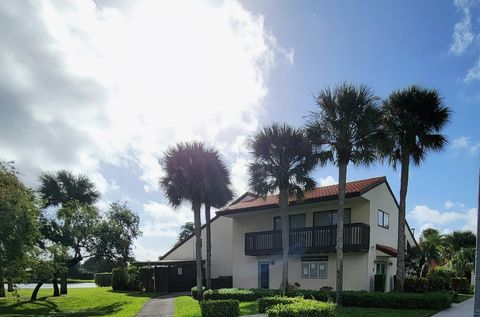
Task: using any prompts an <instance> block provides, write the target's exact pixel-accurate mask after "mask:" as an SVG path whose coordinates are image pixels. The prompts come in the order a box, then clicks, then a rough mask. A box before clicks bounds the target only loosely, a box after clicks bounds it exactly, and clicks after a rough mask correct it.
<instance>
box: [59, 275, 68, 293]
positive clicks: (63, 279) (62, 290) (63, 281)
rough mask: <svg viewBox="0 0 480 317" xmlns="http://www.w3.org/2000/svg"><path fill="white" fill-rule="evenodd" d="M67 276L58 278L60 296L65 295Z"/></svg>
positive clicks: (66, 291)
mask: <svg viewBox="0 0 480 317" xmlns="http://www.w3.org/2000/svg"><path fill="white" fill-rule="evenodd" d="M67 293H68V289H67V274H66V273H63V274H62V276H61V277H60V294H67Z"/></svg>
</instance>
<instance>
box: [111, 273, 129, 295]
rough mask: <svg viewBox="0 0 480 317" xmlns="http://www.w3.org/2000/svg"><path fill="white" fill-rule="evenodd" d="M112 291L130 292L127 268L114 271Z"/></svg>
mask: <svg viewBox="0 0 480 317" xmlns="http://www.w3.org/2000/svg"><path fill="white" fill-rule="evenodd" d="M112 289H113V290H114V291H126V290H128V272H127V270H126V269H125V268H114V269H112Z"/></svg>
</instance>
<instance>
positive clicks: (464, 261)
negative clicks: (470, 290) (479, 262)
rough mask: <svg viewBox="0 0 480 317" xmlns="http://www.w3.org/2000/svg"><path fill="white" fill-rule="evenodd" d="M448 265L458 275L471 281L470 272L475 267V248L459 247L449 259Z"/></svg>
mask: <svg viewBox="0 0 480 317" xmlns="http://www.w3.org/2000/svg"><path fill="white" fill-rule="evenodd" d="M450 267H451V268H452V270H453V271H454V272H455V274H457V276H460V277H466V278H467V279H468V280H469V281H470V282H471V272H472V271H473V270H474V269H475V248H461V249H460V250H459V251H458V252H456V253H455V254H454V255H453V257H452V260H451V261H450Z"/></svg>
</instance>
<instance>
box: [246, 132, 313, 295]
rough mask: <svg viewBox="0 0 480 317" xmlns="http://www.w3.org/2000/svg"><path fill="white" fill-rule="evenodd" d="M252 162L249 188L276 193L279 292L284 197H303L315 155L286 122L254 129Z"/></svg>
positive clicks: (285, 244) (285, 241)
mask: <svg viewBox="0 0 480 317" xmlns="http://www.w3.org/2000/svg"><path fill="white" fill-rule="evenodd" d="M249 147H250V151H251V153H252V155H253V162H252V163H251V164H250V165H249V174H250V177H249V185H250V188H251V189H252V190H253V191H254V192H255V193H257V194H259V195H261V196H266V195H267V194H268V193H271V194H273V193H277V192H278V193H279V206H280V215H281V219H282V250H283V266H282V285H281V289H282V293H283V294H285V292H286V291H287V287H288V253H289V223H288V214H287V212H288V197H289V196H290V195H293V196H295V197H296V198H297V199H301V198H303V191H304V190H307V189H311V188H313V187H314V186H315V181H314V180H313V179H312V178H310V177H309V173H310V172H311V171H312V170H313V168H314V167H315V165H316V162H317V158H316V157H315V155H314V153H313V148H312V145H311V144H310V142H309V141H308V140H307V139H306V137H305V134H304V132H303V131H302V130H299V129H295V128H293V127H291V126H289V125H287V124H278V123H275V124H272V125H270V126H268V127H265V128H263V129H262V130H260V131H258V132H257V133H256V135H255V136H254V137H253V139H252V140H251V142H250V145H249Z"/></svg>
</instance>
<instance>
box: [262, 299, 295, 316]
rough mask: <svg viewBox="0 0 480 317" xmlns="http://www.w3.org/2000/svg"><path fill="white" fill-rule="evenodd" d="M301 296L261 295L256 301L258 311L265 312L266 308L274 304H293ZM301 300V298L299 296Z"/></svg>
mask: <svg viewBox="0 0 480 317" xmlns="http://www.w3.org/2000/svg"><path fill="white" fill-rule="evenodd" d="M300 298H301V297H282V296H274V297H263V298H259V299H257V303H258V312H259V313H265V312H266V311H267V309H269V308H272V307H273V306H275V305H279V304H283V305H285V304H293V303H296V302H298V301H299V299H300ZM301 299H302V300H303V298H301Z"/></svg>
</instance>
